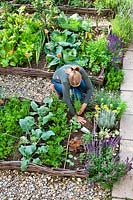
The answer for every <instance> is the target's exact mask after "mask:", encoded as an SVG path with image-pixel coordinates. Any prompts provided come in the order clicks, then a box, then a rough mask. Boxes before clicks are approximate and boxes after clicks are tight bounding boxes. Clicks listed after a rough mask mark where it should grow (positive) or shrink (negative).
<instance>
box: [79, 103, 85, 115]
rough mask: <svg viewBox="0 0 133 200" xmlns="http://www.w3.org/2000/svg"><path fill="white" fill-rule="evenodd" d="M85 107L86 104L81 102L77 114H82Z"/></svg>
mask: <svg viewBox="0 0 133 200" xmlns="http://www.w3.org/2000/svg"><path fill="white" fill-rule="evenodd" d="M86 107H87V104H86V103H83V104H82V106H81V108H80V110H79V111H78V112H77V114H78V115H82V113H83V112H84V111H85V109H86Z"/></svg>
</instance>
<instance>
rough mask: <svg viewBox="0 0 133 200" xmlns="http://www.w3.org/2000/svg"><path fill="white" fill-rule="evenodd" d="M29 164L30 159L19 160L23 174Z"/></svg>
mask: <svg viewBox="0 0 133 200" xmlns="http://www.w3.org/2000/svg"><path fill="white" fill-rule="evenodd" d="M29 162H30V159H26V158H22V159H21V170H22V171H23V172H24V171H26V169H27V166H28V164H29Z"/></svg>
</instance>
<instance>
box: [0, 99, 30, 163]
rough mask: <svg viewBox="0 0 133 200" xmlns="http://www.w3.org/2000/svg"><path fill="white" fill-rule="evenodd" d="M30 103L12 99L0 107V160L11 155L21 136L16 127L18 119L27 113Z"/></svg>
mask: <svg viewBox="0 0 133 200" xmlns="http://www.w3.org/2000/svg"><path fill="white" fill-rule="evenodd" d="M29 108H30V102H29V101H28V100H23V101H21V100H19V99H18V98H17V97H12V98H10V99H9V100H7V101H6V103H5V105H4V106H0V159H2V160H3V159H5V158H7V156H8V155H9V154H10V155H11V154H12V153H13V150H14V148H16V145H15V143H16V142H17V141H18V138H19V137H20V136H21V135H22V130H21V128H20V127H19V125H18V122H19V119H20V118H22V117H25V116H26V115H27V114H28V113H29Z"/></svg>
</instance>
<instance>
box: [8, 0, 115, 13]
mask: <svg viewBox="0 0 133 200" xmlns="http://www.w3.org/2000/svg"><path fill="white" fill-rule="evenodd" d="M9 4H11V5H12V6H13V7H18V8H19V7H21V6H22V5H24V6H25V7H26V11H27V12H29V13H33V12H35V11H36V9H35V8H34V7H33V6H32V5H30V4H19V3H18V4H15V3H13V2H9ZM57 8H59V9H60V10H61V11H64V12H65V13H68V14H74V13H78V14H82V15H83V14H84V15H85V14H88V15H99V16H110V15H114V11H113V10H111V9H108V8H104V9H102V10H101V11H100V12H98V10H97V9H96V8H86V7H82V8H80V7H72V6H69V5H63V6H57Z"/></svg>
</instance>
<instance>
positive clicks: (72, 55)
mask: <svg viewBox="0 0 133 200" xmlns="http://www.w3.org/2000/svg"><path fill="white" fill-rule="evenodd" d="M76 56H77V51H76V49H65V50H63V59H64V62H65V63H66V64H68V63H70V62H71V61H74V60H75V59H76Z"/></svg>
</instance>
